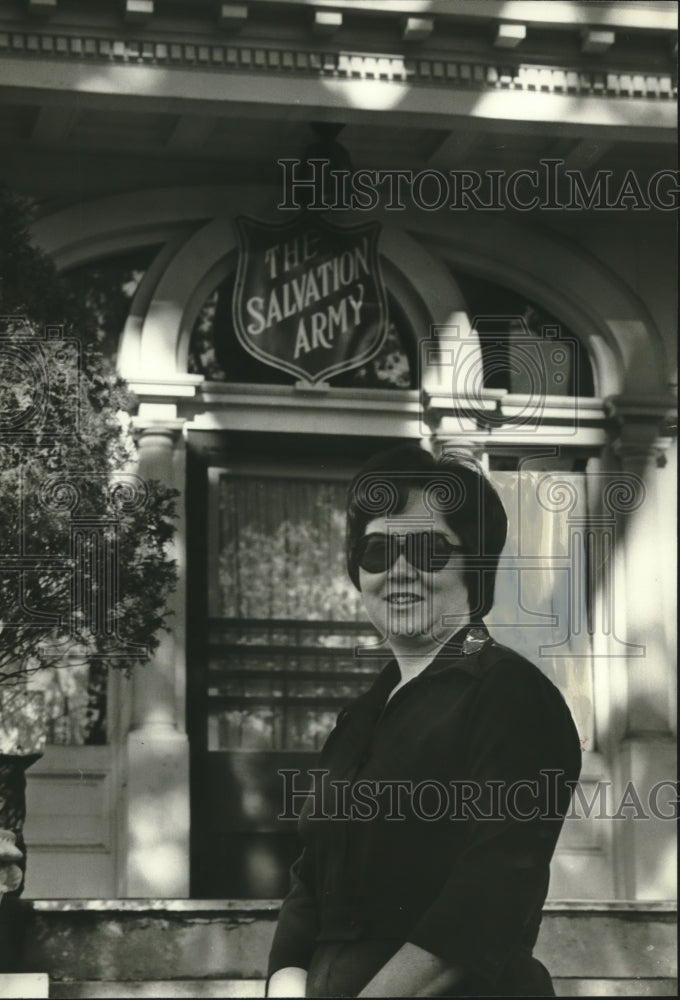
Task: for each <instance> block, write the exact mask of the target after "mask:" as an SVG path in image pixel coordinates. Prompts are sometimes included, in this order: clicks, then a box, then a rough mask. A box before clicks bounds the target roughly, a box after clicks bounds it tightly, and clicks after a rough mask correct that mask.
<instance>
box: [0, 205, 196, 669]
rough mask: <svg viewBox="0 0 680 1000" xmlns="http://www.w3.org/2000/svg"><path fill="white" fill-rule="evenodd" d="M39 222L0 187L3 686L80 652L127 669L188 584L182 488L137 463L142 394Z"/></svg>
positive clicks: (143, 654) (144, 654)
mask: <svg viewBox="0 0 680 1000" xmlns="http://www.w3.org/2000/svg"><path fill="white" fill-rule="evenodd" d="M30 218H31V215H30V205H29V204H28V203H27V202H26V201H25V200H24V199H21V198H19V197H17V196H16V195H13V194H12V193H11V192H10V191H8V190H7V189H6V188H4V187H0V317H3V318H2V319H0V510H1V511H2V516H1V517H0V560H4V561H5V566H4V568H2V571H1V572H0V619H1V622H0V680H3V681H5V682H7V681H9V680H22V679H24V678H25V677H26V675H27V673H29V672H31V671H32V670H36V669H40V668H42V667H48V666H53V665H55V664H57V663H64V662H66V660H67V658H68V657H71V659H73V656H74V655H80V656H83V657H84V658H88V659H92V658H93V657H94V658H96V659H97V660H98V661H99V662H101V663H104V664H107V665H108V666H112V667H120V668H123V669H125V670H126V671H129V669H130V668H131V666H132V665H133V663H135V662H144V661H145V660H146V659H148V657H149V655H150V654H151V653H152V652H153V650H154V649H155V648H156V646H157V645H158V636H157V633H158V630H159V629H161V628H166V627H167V619H168V615H169V610H168V608H167V601H168V597H169V594H170V593H171V591H172V589H173V587H174V585H175V581H176V574H175V566H174V562H173V561H172V560H171V559H170V558H169V557H168V555H167V551H166V549H167V545H168V542H169V541H170V540H171V538H172V535H173V531H174V528H173V525H172V518H173V517H174V516H175V506H174V504H175V497H176V495H177V491H176V490H172V489H169V488H167V487H165V486H164V485H162V484H161V483H159V482H155V481H147V482H146V483H145V484H144V483H142V482H141V481H140V480H138V479H135V477H131V475H130V474H129V472H128V471H127V470H129V469H130V467H131V464H132V461H133V459H134V443H133V441H132V437H131V435H130V432H129V429H128V424H129V418H128V413H129V411H130V409H131V407H132V405H133V403H134V400H133V398H132V396H131V395H130V393H129V392H128V390H127V388H126V386H125V384H124V382H123V381H122V380H121V379H120V378H119V377H118V376H117V375H116V374H115V371H114V370H113V368H112V365H111V363H110V362H109V361H107V360H106V359H105V358H104V357H103V355H102V353H101V350H100V347H99V342H100V341H101V339H102V334H101V316H100V315H99V313H98V310H97V309H95V308H93V305H92V302H91V300H89V299H88V297H87V296H84V295H82V294H77V293H75V292H74V290H73V288H72V287H70V286H69V285H68V283H67V282H65V281H63V280H62V279H61V278H60V277H59V275H58V273H57V271H56V268H55V266H54V264H53V262H52V261H51V260H50V258H49V257H47V255H45V254H44V253H43V252H41V251H40V250H39V249H37V248H36V247H35V246H34V245H33V244H32V242H31V238H30V234H29V225H30ZM46 328H49V331H50V332H51V331H56V335H55V333H52V335H51V336H50V335H49V334H48V335H46ZM88 522H89V523H90V524H91V525H95V531H94V532H89V533H88V531H87V530H86V528H87V524H88ZM74 527H77V528H79V530H80V535H79V538H80V541H79V542H78V548H77V549H74V548H73V544H74V543H73V540H72V536H71V533H72V532H73V530H74ZM95 536H97V537H95ZM69 555H71V556H73V557H74V559H75V566H74V564H71V565H70V564H69V563H68V557H69ZM27 557H28V558H33V559H34V563H33V565H32V566H31V568H30V569H26V568H24V569H23V570H19V569H18V568H16V567H12V566H11V565H10V560H11V559H17V560H18V559H19V558H21V559H22V560H23V564H24V567H25V566H26V558H27ZM59 560H61V562H59ZM102 560H108V562H106V564H104V563H103V562H102ZM107 567H108V568H107ZM72 570H73V572H72ZM74 578H75V579H76V587H75V590H74V589H72V583H73V579H74ZM102 581H103V582H104V589H105V590H106V601H103V602H102V601H101V599H100V598H101V596H102ZM102 607H103V608H104V612H105V613H104V612H102ZM102 614H104V617H102ZM126 651H127V652H126ZM121 653H125V655H122V656H121V655H120V654H121Z"/></svg>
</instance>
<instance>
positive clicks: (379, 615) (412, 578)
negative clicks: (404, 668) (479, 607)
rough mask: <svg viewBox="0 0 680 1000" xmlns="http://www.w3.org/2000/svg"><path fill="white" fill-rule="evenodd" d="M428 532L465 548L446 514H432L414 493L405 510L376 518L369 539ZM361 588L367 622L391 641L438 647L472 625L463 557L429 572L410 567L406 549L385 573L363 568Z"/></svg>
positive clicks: (455, 555) (368, 531) (369, 526)
mask: <svg viewBox="0 0 680 1000" xmlns="http://www.w3.org/2000/svg"><path fill="white" fill-rule="evenodd" d="M423 531H426V532H437V533H439V534H442V535H444V536H445V538H446V539H447V540H448V541H449V542H450V543H451V544H452V545H460V538H459V537H458V535H456V533H455V531H452V530H451V528H449V526H448V525H447V523H446V521H445V519H444V516H443V514H440V513H439V512H434V513H433V512H432V511H431V510H429V509H428V508H427V507H426V506H425V503H424V502H423V498H422V494H420V493H418V492H411V493H409V497H408V503H407V504H406V506H405V508H404V509H403V511H401V512H400V513H399V514H397V515H393V516H392V517H389V518H388V517H386V516H381V517H375V518H373V520H372V521H369V522H368V524H367V525H366V531H365V534H366V535H370V534H373V533H380V534H384V535H390V534H397V535H401V536H403V535H405V534H406V533H407V532H416V533H417V532H423ZM359 583H360V585H361V595H362V597H363V599H364V605H365V607H366V612H367V614H368V617H369V618H370V619H371V621H372V622H373V624H374V625H375V626H376V628H377V629H379V631H380V633H381V635H385V636H387V638H388V639H389V638H390V637H394V638H396V637H400V638H402V639H409V638H411V639H412V640H413V641H414V642H415V643H417V644H418V645H421V644H424V643H425V642H426V641H427V640H428V639H430V640H432V641H433V643H435V644H439V643H441V642H445V641H446V640H447V639H448V638H449V637H450V636H451V635H452V634H453V633H454V632H456V631H457V630H458V629H459V628H461V627H462V626H463V625H466V624H467V623H468V622H469V620H470V614H469V605H468V595H467V588H466V587H465V584H464V582H463V557H462V555H461V554H460V553H456V552H454V553H453V554H452V555H451V557H450V558H449V560H448V562H447V563H446V565H445V566H444V568H443V569H441V570H438V571H427V570H424V569H418V568H417V567H415V566H413V565H411V563H410V562H408V560H407V559H406V554H405V552H404V550H403V548H402V549H401V550H400V551H399V555H398V556H397V558H396V560H395V561H394V563H393V564H392V565H391V566H389V567H388V568H387V569H385V570H383V571H381V572H378V573H369V572H368V571H367V570H365V569H363V568H361V567H360V569H359Z"/></svg>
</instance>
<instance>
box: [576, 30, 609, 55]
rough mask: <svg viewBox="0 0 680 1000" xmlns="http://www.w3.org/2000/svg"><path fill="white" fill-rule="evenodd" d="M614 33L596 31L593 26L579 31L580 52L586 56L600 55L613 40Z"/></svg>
mask: <svg viewBox="0 0 680 1000" xmlns="http://www.w3.org/2000/svg"><path fill="white" fill-rule="evenodd" d="M615 41H616V35H615V33H614V32H613V31H596V30H595V29H594V28H585V29H584V30H583V31H582V32H581V52H583V53H584V54H585V55H588V56H596V55H601V54H602V53H603V52H607V51H608V50H609V49H610V48H611V47H612V45H613V44H614V42H615Z"/></svg>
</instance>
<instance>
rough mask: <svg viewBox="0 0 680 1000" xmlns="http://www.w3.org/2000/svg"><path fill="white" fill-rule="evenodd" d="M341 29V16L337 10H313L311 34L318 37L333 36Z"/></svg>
mask: <svg viewBox="0 0 680 1000" xmlns="http://www.w3.org/2000/svg"><path fill="white" fill-rule="evenodd" d="M341 27H342V14H341V13H340V12H339V11H337V10H315V11H314V19H313V21H312V34H314V35H318V36H320V37H328V36H330V35H334V34H335V32H336V31H339V29H340V28H341Z"/></svg>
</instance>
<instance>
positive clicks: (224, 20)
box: [217, 3, 248, 31]
mask: <svg viewBox="0 0 680 1000" xmlns="http://www.w3.org/2000/svg"><path fill="white" fill-rule="evenodd" d="M247 20H248V7H247V6H246V4H244V3H220V4H218V5H217V21H218V23H219V26H220V28H222V29H223V30H224V31H240V29H241V28H242V27H243V25H244V24H245V23H246V21H247Z"/></svg>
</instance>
